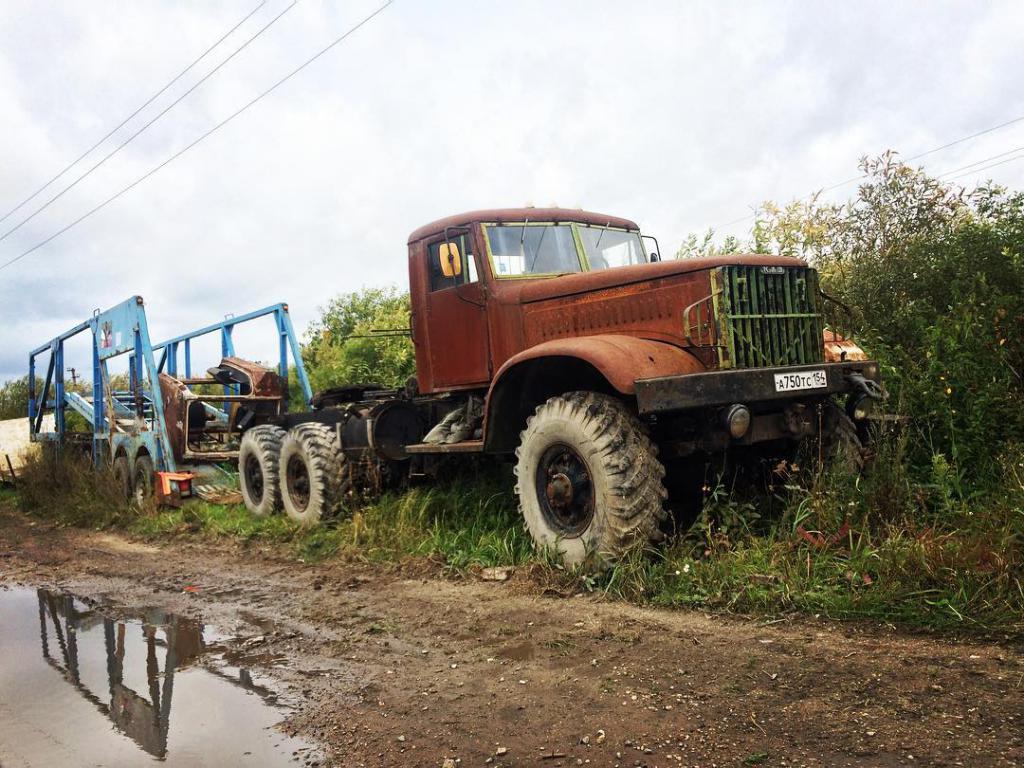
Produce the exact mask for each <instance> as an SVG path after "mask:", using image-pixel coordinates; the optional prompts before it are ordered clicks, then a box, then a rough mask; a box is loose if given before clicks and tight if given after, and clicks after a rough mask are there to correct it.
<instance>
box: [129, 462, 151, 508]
mask: <svg viewBox="0 0 1024 768" xmlns="http://www.w3.org/2000/svg"><path fill="white" fill-rule="evenodd" d="M132 493H133V494H134V500H135V505H136V506H138V507H139V508H140V509H141V508H142V507H144V506H145V504H146V502H147V501H149V499H150V498H152V496H153V460H152V459H151V458H149V456H139V457H137V458H136V459H135V471H134V472H133V473H132Z"/></svg>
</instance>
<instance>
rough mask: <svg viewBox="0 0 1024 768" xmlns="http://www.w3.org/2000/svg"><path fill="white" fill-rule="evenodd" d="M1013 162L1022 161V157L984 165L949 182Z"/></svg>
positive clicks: (1023, 156) (1018, 156)
mask: <svg viewBox="0 0 1024 768" xmlns="http://www.w3.org/2000/svg"><path fill="white" fill-rule="evenodd" d="M1015 160H1024V155H1017V156H1016V157H1009V158H1007V159H1006V160H1000V161H999V162H998V163H992V165H986V166H985V167H984V168H978V169H977V170H974V171H968V172H967V173H961V174H960V175H959V176H954V177H953V178H952V179H950V181H953V180H955V179H962V178H963V177H964V176H970V175H971V174H972V173H981V172H982V171H987V170H988V169H989V168H995V167H996V166H997V165H1006V164H1007V163H1012V162H1014V161H1015Z"/></svg>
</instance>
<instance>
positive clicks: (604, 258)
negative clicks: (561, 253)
mask: <svg viewBox="0 0 1024 768" xmlns="http://www.w3.org/2000/svg"><path fill="white" fill-rule="evenodd" d="M579 233H580V240H581V241H582V242H583V250H584V251H585V252H586V254H587V261H588V262H589V263H590V269H591V270H596V269H608V268H609V267H625V266H628V265H630V264H646V263H647V256H646V255H645V254H644V246H643V242H642V241H641V240H640V233H639V232H625V231H623V230H621V229H606V228H605V227H586V226H581V227H580V228H579Z"/></svg>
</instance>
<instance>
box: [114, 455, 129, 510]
mask: <svg viewBox="0 0 1024 768" xmlns="http://www.w3.org/2000/svg"><path fill="white" fill-rule="evenodd" d="M111 472H112V473H113V475H114V482H115V483H116V484H117V489H118V490H119V491H120V492H121V498H123V499H124V500H125V501H126V502H127V501H131V500H132V470H131V467H129V466H128V457H127V456H117V457H115V458H114V463H113V464H112V465H111Z"/></svg>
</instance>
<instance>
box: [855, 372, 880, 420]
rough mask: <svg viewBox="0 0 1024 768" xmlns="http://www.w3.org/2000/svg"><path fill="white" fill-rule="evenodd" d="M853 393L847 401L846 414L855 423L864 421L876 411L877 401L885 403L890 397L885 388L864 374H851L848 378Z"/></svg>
mask: <svg viewBox="0 0 1024 768" xmlns="http://www.w3.org/2000/svg"><path fill="white" fill-rule="evenodd" d="M848 378H849V381H850V383H851V384H852V385H853V387H852V389H853V391H852V392H851V393H850V396H849V398H847V400H846V413H847V415H848V416H849V417H850V418H851V419H853V420H854V421H863V420H864V419H866V418H868V417H869V416H871V414H872V413H873V412H874V410H875V402H876V401H884V400H886V399H887V398H888V397H889V393H888V392H886V391H885V388H884V387H883V386H882V385H881V384H879V383H878V382H877V381H875V380H873V379H869V378H867V377H865V376H864V374H862V373H857V372H856V371H854V372H851V373H850V374H849V376H848Z"/></svg>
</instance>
